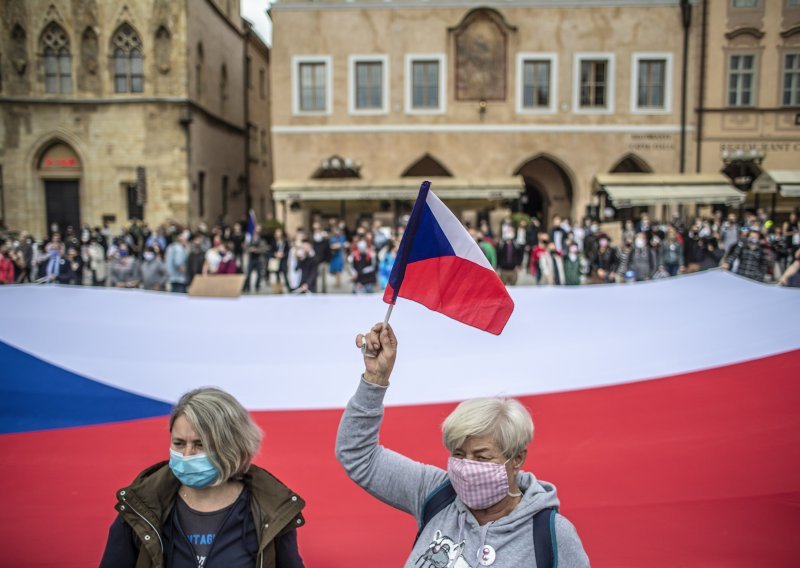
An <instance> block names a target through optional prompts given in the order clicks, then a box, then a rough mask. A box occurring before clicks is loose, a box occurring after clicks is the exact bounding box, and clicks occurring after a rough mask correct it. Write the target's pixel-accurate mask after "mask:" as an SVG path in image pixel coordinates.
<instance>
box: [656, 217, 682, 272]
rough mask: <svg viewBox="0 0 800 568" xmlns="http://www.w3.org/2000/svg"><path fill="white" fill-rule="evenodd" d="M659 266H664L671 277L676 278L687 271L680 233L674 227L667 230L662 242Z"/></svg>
mask: <svg viewBox="0 0 800 568" xmlns="http://www.w3.org/2000/svg"><path fill="white" fill-rule="evenodd" d="M658 264H659V265H660V266H663V267H664V270H666V271H667V274H669V275H670V276H676V275H677V274H678V273H679V272H685V271H686V267H685V266H684V260H683V243H681V242H680V239H679V237H678V233H677V231H676V230H675V227H673V226H670V227H669V228H668V229H667V235H666V237H664V240H663V241H662V242H661V247H660V248H659V258H658Z"/></svg>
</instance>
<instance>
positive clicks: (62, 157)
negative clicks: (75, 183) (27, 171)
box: [39, 143, 81, 171]
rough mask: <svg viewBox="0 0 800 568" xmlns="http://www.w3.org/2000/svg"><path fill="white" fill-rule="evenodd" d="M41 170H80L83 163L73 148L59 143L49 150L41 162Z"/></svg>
mask: <svg viewBox="0 0 800 568" xmlns="http://www.w3.org/2000/svg"><path fill="white" fill-rule="evenodd" d="M39 169H40V170H45V171H52V170H80V169H81V161H80V158H78V155H77V154H76V153H75V151H74V150H73V149H72V148H70V147H69V146H67V145H66V144H61V143H59V144H54V145H53V146H50V148H48V149H47V152H45V153H44V155H43V156H42V159H41V160H40V161H39Z"/></svg>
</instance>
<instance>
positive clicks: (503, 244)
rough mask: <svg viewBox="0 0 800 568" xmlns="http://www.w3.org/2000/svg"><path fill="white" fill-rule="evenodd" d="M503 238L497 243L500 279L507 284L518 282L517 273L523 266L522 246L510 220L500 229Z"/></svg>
mask: <svg viewBox="0 0 800 568" xmlns="http://www.w3.org/2000/svg"><path fill="white" fill-rule="evenodd" d="M500 234H501V236H502V237H503V240H501V241H500V243H499V244H498V245H497V267H498V269H499V272H500V280H501V281H502V282H503V284H505V285H506V286H515V285H516V284H517V273H518V272H519V268H520V266H522V254H523V251H522V248H520V247H519V246H517V243H516V241H515V240H514V237H515V236H516V234H515V232H514V228H513V227H512V226H511V224H510V222H509V223H508V224H505V225H504V226H503V227H502V228H501V229H500Z"/></svg>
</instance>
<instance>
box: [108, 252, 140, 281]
mask: <svg viewBox="0 0 800 568" xmlns="http://www.w3.org/2000/svg"><path fill="white" fill-rule="evenodd" d="M141 281H142V271H141V267H140V266H139V261H138V260H136V259H135V258H134V257H133V256H132V255H131V254H130V249H129V248H128V245H127V244H126V243H120V244H119V247H118V249H117V256H116V258H115V259H114V260H113V262H112V263H111V285H112V286H114V287H116V288H138V287H139V284H140V283H141Z"/></svg>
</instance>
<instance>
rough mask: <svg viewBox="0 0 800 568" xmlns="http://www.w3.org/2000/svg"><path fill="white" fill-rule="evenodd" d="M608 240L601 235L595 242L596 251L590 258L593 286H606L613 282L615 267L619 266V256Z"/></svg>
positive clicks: (605, 236)
mask: <svg viewBox="0 0 800 568" xmlns="http://www.w3.org/2000/svg"><path fill="white" fill-rule="evenodd" d="M610 245H611V243H610V239H609V238H608V236H607V235H605V234H603V235H600V237H599V238H598V240H597V250H596V251H595V252H594V254H593V255H592V256H591V262H590V266H591V274H592V282H593V283H594V284H607V283H610V282H614V281H615V280H614V278H615V274H616V272H617V267H618V266H619V255H618V254H617V251H616V249H614V248H612V247H611V246H610Z"/></svg>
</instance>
